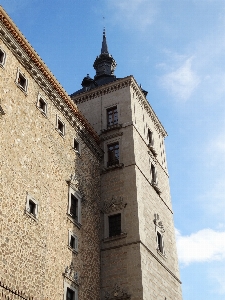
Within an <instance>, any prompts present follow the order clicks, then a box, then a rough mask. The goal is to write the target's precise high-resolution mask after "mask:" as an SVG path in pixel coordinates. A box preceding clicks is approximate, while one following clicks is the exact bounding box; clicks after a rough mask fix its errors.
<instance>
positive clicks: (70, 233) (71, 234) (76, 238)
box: [68, 230, 78, 253]
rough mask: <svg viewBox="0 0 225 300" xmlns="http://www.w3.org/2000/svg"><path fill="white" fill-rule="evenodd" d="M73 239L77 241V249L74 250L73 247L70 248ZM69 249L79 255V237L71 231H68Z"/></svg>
mask: <svg viewBox="0 0 225 300" xmlns="http://www.w3.org/2000/svg"><path fill="white" fill-rule="evenodd" d="M71 237H73V238H74V239H75V241H74V242H75V247H74V248H72V247H71V246H70V241H71ZM68 248H69V249H70V250H71V251H73V252H75V253H78V237H77V236H76V234H75V233H74V232H73V231H71V230H69V231H68Z"/></svg>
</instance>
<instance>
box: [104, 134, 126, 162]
mask: <svg viewBox="0 0 225 300" xmlns="http://www.w3.org/2000/svg"><path fill="white" fill-rule="evenodd" d="M115 143H119V164H118V165H121V161H122V151H121V149H122V147H121V146H122V139H121V136H118V137H116V138H113V139H110V140H107V141H105V143H104V153H105V155H104V166H105V167H106V168H108V166H107V164H108V146H109V145H111V144H115ZM109 168H110V167H109Z"/></svg>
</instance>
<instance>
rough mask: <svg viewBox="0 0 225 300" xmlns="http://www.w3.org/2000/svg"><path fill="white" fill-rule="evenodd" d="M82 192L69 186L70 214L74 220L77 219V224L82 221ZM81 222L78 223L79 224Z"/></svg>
mask: <svg viewBox="0 0 225 300" xmlns="http://www.w3.org/2000/svg"><path fill="white" fill-rule="evenodd" d="M81 198H82V197H81V194H80V192H79V191H75V190H74V189H73V188H72V187H69V203H68V212H67V213H68V215H69V216H70V217H71V218H72V220H74V221H76V222H75V224H77V223H79V224H80V222H81ZM79 224H77V225H78V226H79Z"/></svg>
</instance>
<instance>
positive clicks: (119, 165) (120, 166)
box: [101, 163, 124, 174]
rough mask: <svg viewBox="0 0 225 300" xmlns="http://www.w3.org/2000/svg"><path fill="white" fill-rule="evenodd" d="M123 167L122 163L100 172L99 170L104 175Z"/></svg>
mask: <svg viewBox="0 0 225 300" xmlns="http://www.w3.org/2000/svg"><path fill="white" fill-rule="evenodd" d="M123 167H124V164H122V163H119V164H115V165H112V166H110V167H104V168H103V169H102V170H101V173H102V174H104V173H107V172H109V171H113V170H115V169H122V168H123Z"/></svg>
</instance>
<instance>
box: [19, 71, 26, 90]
mask: <svg viewBox="0 0 225 300" xmlns="http://www.w3.org/2000/svg"><path fill="white" fill-rule="evenodd" d="M17 82H18V84H19V86H20V87H21V88H22V89H23V90H24V91H26V85H27V80H26V78H25V77H24V76H23V75H22V74H21V73H19V76H18V80H17Z"/></svg>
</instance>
